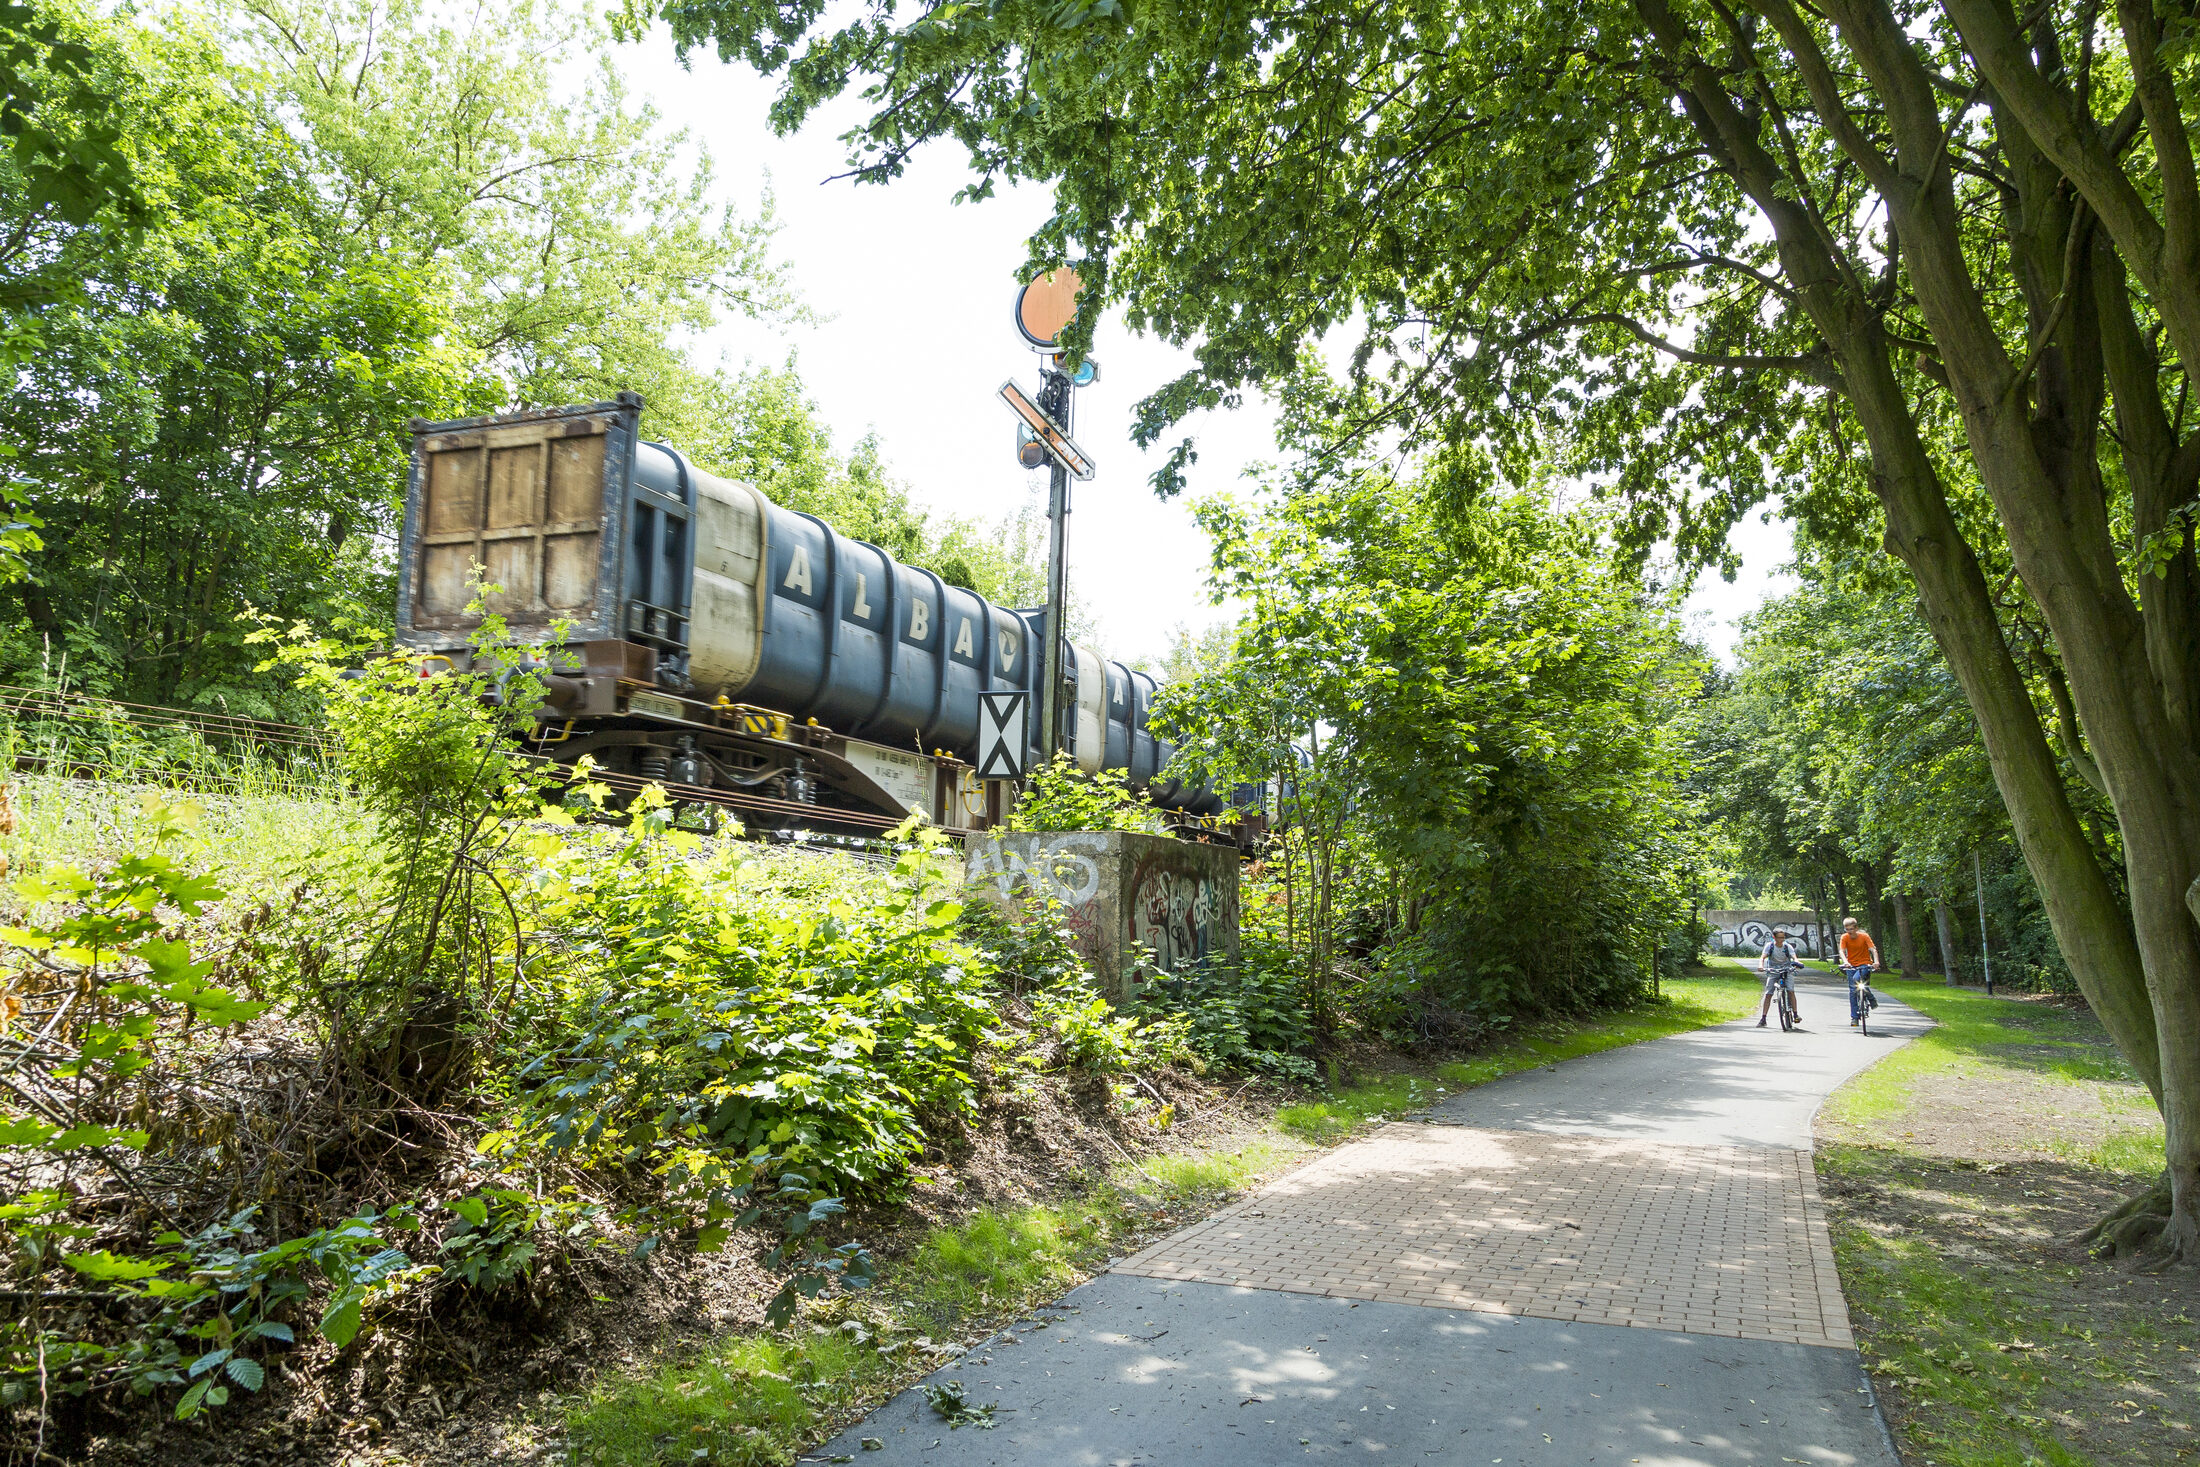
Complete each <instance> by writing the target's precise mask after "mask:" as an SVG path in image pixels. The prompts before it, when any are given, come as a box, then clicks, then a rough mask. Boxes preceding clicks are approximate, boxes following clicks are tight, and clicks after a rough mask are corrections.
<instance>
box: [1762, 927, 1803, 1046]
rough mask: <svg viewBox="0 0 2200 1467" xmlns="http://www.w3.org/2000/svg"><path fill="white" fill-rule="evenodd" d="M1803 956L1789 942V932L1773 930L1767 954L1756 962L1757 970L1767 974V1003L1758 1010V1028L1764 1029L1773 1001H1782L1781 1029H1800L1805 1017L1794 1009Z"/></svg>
mask: <svg viewBox="0 0 2200 1467" xmlns="http://www.w3.org/2000/svg"><path fill="white" fill-rule="evenodd" d="M1802 963H1803V955H1802V954H1801V953H1799V952H1797V951H1796V950H1795V944H1794V943H1792V942H1789V941H1788V935H1787V929H1786V928H1785V927H1775V928H1773V929H1772V941H1770V942H1768V943H1766V944H1765V951H1764V955H1763V956H1762V957H1760V958H1759V959H1758V960H1757V971H1758V972H1760V973H1762V974H1764V975H1765V1001H1764V1003H1763V1004H1762V1005H1761V1006H1760V1007H1759V1008H1758V1010H1757V1027H1758V1028H1760V1029H1762V1028H1764V1027H1765V1018H1766V1016H1767V1015H1769V1014H1770V1013H1771V1012H1772V1001H1773V999H1774V998H1778V999H1779V1000H1780V1027H1781V1028H1783V1029H1789V1028H1794V1029H1800V1028H1802V1027H1803V1023H1802V1016H1801V1014H1800V1012H1799V1011H1798V1010H1797V1008H1796V1006H1795V984H1794V973H1795V970H1796V969H1797V968H1799V967H1801V966H1802Z"/></svg>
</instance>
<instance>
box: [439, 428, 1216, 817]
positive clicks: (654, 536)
mask: <svg viewBox="0 0 2200 1467" xmlns="http://www.w3.org/2000/svg"><path fill="white" fill-rule="evenodd" d="M640 413H641V400H640V399H639V398H637V397H635V396H634V395H633V394H631V393H622V394H621V395H620V396H619V397H618V399H617V400H615V401H612V402H599V403H589V404H586V405H584V406H578V407H566V408H552V409H543V410H537V411H528V412H518V413H510V414H506V415H503V416H499V417H491V418H470V419H464V420H460V421H454V422H441V423H430V422H422V421H415V423H414V424H413V455H412V478H411V483H410V486H409V488H408V490H407V493H406V497H405V520H404V531H403V538H402V541H401V546H400V556H401V558H400V564H399V580H398V584H399V591H398V606H397V638H398V641H399V643H400V644H401V645H402V646H404V647H406V648H409V649H411V650H413V651H416V652H421V653H428V654H434V655H439V656H441V657H445V658H449V659H451V661H452V665H454V666H455V665H462V663H463V661H464V659H466V658H467V657H468V656H470V652H469V644H468V635H469V633H471V632H472V631H473V630H474V629H475V628H476V626H478V624H479V616H478V614H475V613H473V612H471V611H470V610H469V608H470V607H471V606H472V605H473V604H474V602H475V599H476V590H475V586H476V585H477V583H478V584H481V585H485V586H487V587H490V588H493V589H492V590H491V591H490V592H489V594H488V595H487V597H486V604H487V606H488V608H489V609H490V610H491V611H493V612H495V613H496V614H497V615H499V616H501V617H503V618H504V619H505V620H506V622H507V623H508V624H509V626H510V628H511V631H512V634H513V636H514V637H515V638H516V639H518V640H520V641H522V642H539V643H554V644H555V647H556V650H554V651H553V652H552V653H551V665H550V667H549V668H548V669H546V679H547V682H548V685H549V690H550V691H549V698H548V701H547V702H546V703H545V705H544V706H543V707H542V708H541V709H540V711H539V712H538V715H537V725H536V728H535V729H534V731H533V735H532V738H531V745H532V747H534V748H535V749H537V750H538V751H539V752H541V753H543V754H545V755H547V756H550V757H552V758H555V759H558V760H561V761H564V762H568V763H570V762H573V761H576V760H578V759H579V758H580V757H581V756H582V755H584V754H585V755H589V756H592V758H593V760H594V762H595V764H596V765H597V766H598V767H599V768H601V769H603V770H605V771H607V772H608V773H610V774H612V775H614V776H622V777H626V778H629V779H645V780H655V781H659V782H662V783H664V784H666V785H667V786H668V787H670V788H672V789H673V790H674V791H675V793H680V792H682V791H685V792H687V793H689V794H690V795H697V796H708V797H711V798H715V799H718V800H719V801H720V802H722V803H730V804H733V805H734V806H735V807H736V808H737V809H741V810H742V811H743V813H744V818H745V819H747V820H749V821H750V823H752V824H755V823H762V824H767V825H769V824H778V825H790V826H805V827H810V828H818V829H828V830H829V829H840V830H846V831H854V832H865V831H876V830H880V829H884V828H886V827H888V826H891V825H894V824H896V823H898V822H899V821H900V820H902V819H903V818H905V817H906V816H907V815H908V814H909V813H910V812H913V811H914V812H919V813H922V814H923V815H925V816H927V817H928V818H930V819H931V820H932V821H934V822H935V823H937V824H939V825H941V826H944V827H946V828H948V829H951V830H971V829H982V828H984V827H985V826H987V825H988V824H991V823H994V822H995V821H997V820H998V819H999V817H1000V814H1001V810H1000V806H999V800H1000V798H1001V796H1000V793H999V787H998V786H997V785H994V784H990V783H989V784H980V783H979V782H977V781H975V780H973V779H972V778H971V777H970V760H971V759H972V758H973V756H974V754H975V746H976V743H977V738H978V695H979V694H980V693H981V692H985V691H988V690H1000V689H1019V688H1020V689H1025V690H1034V689H1036V688H1037V687H1039V686H1040V684H1039V679H1040V678H1041V677H1042V676H1044V664H1045V662H1046V661H1047V658H1046V655H1045V654H1046V650H1047V649H1046V617H1045V613H1044V612H1043V611H1032V610H1012V609H1010V608H1007V607H1000V606H995V605H993V604H991V603H990V602H988V601H986V600H985V599H984V598H983V597H981V596H979V595H977V594H976V593H975V592H973V591H970V590H966V589H964V588H962V587H959V586H952V585H949V584H947V583H946V582H945V581H943V580H941V579H940V577H939V576H937V575H935V574H934V573H933V572H931V571H928V570H923V569H920V568H918V567H915V566H907V565H902V564H900V563H898V562H897V561H895V560H894V559H893V557H891V556H889V555H888V554H887V553H886V552H885V551H883V550H881V549H880V548H879V547H877V546H876V545H871V544H867V543H865V542H863V541H860V540H852V539H850V538H848V537H847V536H845V535H842V534H840V533H838V532H837V531H835V530H834V529H833V528H832V526H830V525H828V524H826V523H825V522H824V521H823V520H820V519H818V518H817V517H816V516H814V515H808V514H804V513H802V512H800V511H798V510H791V509H787V508H785V507H784V506H781V505H777V504H774V503H772V502H771V500H769V499H767V498H766V497H765V496H764V495H763V494H762V493H760V492H758V491H757V490H756V489H754V488H752V487H750V486H749V485H747V484H741V483H735V482H732V481H729V480H726V479H721V478H718V477H716V476H715V475H712V474H707V473H704V472H703V471H702V470H700V469H698V468H696V467H695V465H693V464H692V463H690V462H689V461H688V460H687V459H686V458H685V457H684V456H682V455H681V453H680V452H679V451H678V450H677V449H674V448H671V447H668V446H666V445H665V444H661V443H652V442H646V441H644V440H643V439H642V438H641V437H640V435H639V433H638V431H637V424H638V419H639V417H640ZM477 566H478V567H480V568H481V569H480V572H479V575H478V577H477V575H476V571H475V567H477ZM1057 650H1058V665H1059V666H1060V668H1061V675H1062V677H1063V679H1064V683H1063V686H1064V690H1065V691H1064V696H1063V698H1062V708H1063V717H1062V744H1063V747H1064V748H1065V749H1066V750H1068V751H1069V752H1070V753H1071V754H1072V755H1073V757H1074V758H1075V759H1076V761H1077V762H1078V764H1079V765H1081V766H1082V767H1084V768H1085V769H1087V770H1094V771H1097V770H1099V769H1102V768H1114V769H1121V770H1124V771H1125V772H1126V774H1127V775H1128V777H1129V779H1130V780H1131V781H1132V782H1133V783H1134V784H1136V785H1137V786H1139V787H1141V788H1145V789H1147V790H1149V792H1150V793H1151V795H1152V796H1153V798H1154V801H1155V803H1156V804H1158V805H1160V806H1162V807H1163V808H1165V809H1172V810H1177V811H1181V812H1184V813H1185V814H1211V813H1214V812H1217V811H1220V810H1221V809H1222V802H1221V801H1220V800H1218V799H1216V798H1215V796H1214V795H1213V794H1211V793H1210V792H1208V791H1207V790H1206V789H1204V788H1198V789H1188V788H1185V787H1183V785H1182V784H1181V783H1180V782H1178V781H1175V780H1171V779H1169V778H1166V777H1165V774H1164V771H1165V770H1166V768H1167V765H1168V762H1169V753H1170V747H1169V745H1168V744H1167V743H1166V742H1164V741H1162V740H1160V739H1158V738H1156V737H1155V735H1154V734H1153V733H1151V732H1150V731H1149V730H1148V728H1147V714H1148V712H1149V710H1150V708H1151V706H1152V699H1153V695H1154V687H1155V685H1154V681H1153V679H1152V678H1150V677H1148V676H1147V675H1146V674H1144V673H1141V672H1135V671H1132V670H1131V669H1129V668H1127V667H1125V666H1123V664H1121V663H1119V662H1110V661H1106V660H1104V659H1102V658H1101V657H1099V656H1098V655H1097V654H1096V653H1094V652H1093V651H1092V650H1091V649H1089V648H1085V647H1077V646H1071V645H1063V646H1061V647H1060V648H1059V649H1057ZM1033 702H1034V703H1035V704H1036V702H1037V699H1036V698H1035V699H1034V700H1033ZM1036 734H1037V730H1036V729H1034V730H1033V737H1034V738H1036ZM989 801H990V802H991V803H990V805H989Z"/></svg>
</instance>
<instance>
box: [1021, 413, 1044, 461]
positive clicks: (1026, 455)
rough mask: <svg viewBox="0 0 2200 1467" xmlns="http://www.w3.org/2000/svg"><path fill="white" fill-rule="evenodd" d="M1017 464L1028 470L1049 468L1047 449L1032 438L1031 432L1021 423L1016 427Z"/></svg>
mask: <svg viewBox="0 0 2200 1467" xmlns="http://www.w3.org/2000/svg"><path fill="white" fill-rule="evenodd" d="M1016 462H1018V463H1020V464H1022V465H1023V466H1024V467H1025V468H1027V469H1043V468H1045V467H1046V466H1047V447H1046V445H1045V444H1044V443H1041V442H1040V441H1039V440H1038V439H1036V438H1034V437H1032V436H1031V430H1030V429H1029V428H1026V427H1024V426H1023V425H1022V424H1021V423H1019V424H1017V425H1016Z"/></svg>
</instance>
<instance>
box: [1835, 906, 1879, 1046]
mask: <svg viewBox="0 0 2200 1467" xmlns="http://www.w3.org/2000/svg"><path fill="white" fill-rule="evenodd" d="M1878 967H1879V944H1878V943H1876V942H1873V941H1872V935H1871V934H1870V933H1869V932H1866V931H1865V930H1864V929H1863V928H1861V927H1859V926H1857V925H1856V919H1855V918H1854V917H1843V918H1842V919H1841V976H1842V977H1844V978H1846V979H1848V980H1849V1027H1850V1028H1851V1029H1854V1028H1855V1027H1856V1026H1857V1025H1858V1024H1859V1023H1860V1022H1862V1021H1863V1018H1864V1009H1863V1003H1864V1000H1863V998H1862V996H1861V995H1860V994H1859V992H1858V988H1857V985H1858V984H1859V983H1861V982H1862V981H1863V980H1865V979H1868V978H1870V977H1871V975H1872V974H1873V972H1874V971H1876V970H1877V969H1878Z"/></svg>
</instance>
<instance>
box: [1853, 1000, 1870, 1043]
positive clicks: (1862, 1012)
mask: <svg viewBox="0 0 2200 1467" xmlns="http://www.w3.org/2000/svg"><path fill="white" fill-rule="evenodd" d="M1856 1030H1857V1032H1858V1033H1859V1034H1862V1035H1864V1036H1865V1037H1866V1038H1869V1037H1870V1036H1871V1032H1872V1004H1871V990H1870V989H1869V988H1867V989H1865V990H1864V995H1863V997H1861V998H1859V999H1858V1000H1857V1004H1856Z"/></svg>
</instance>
